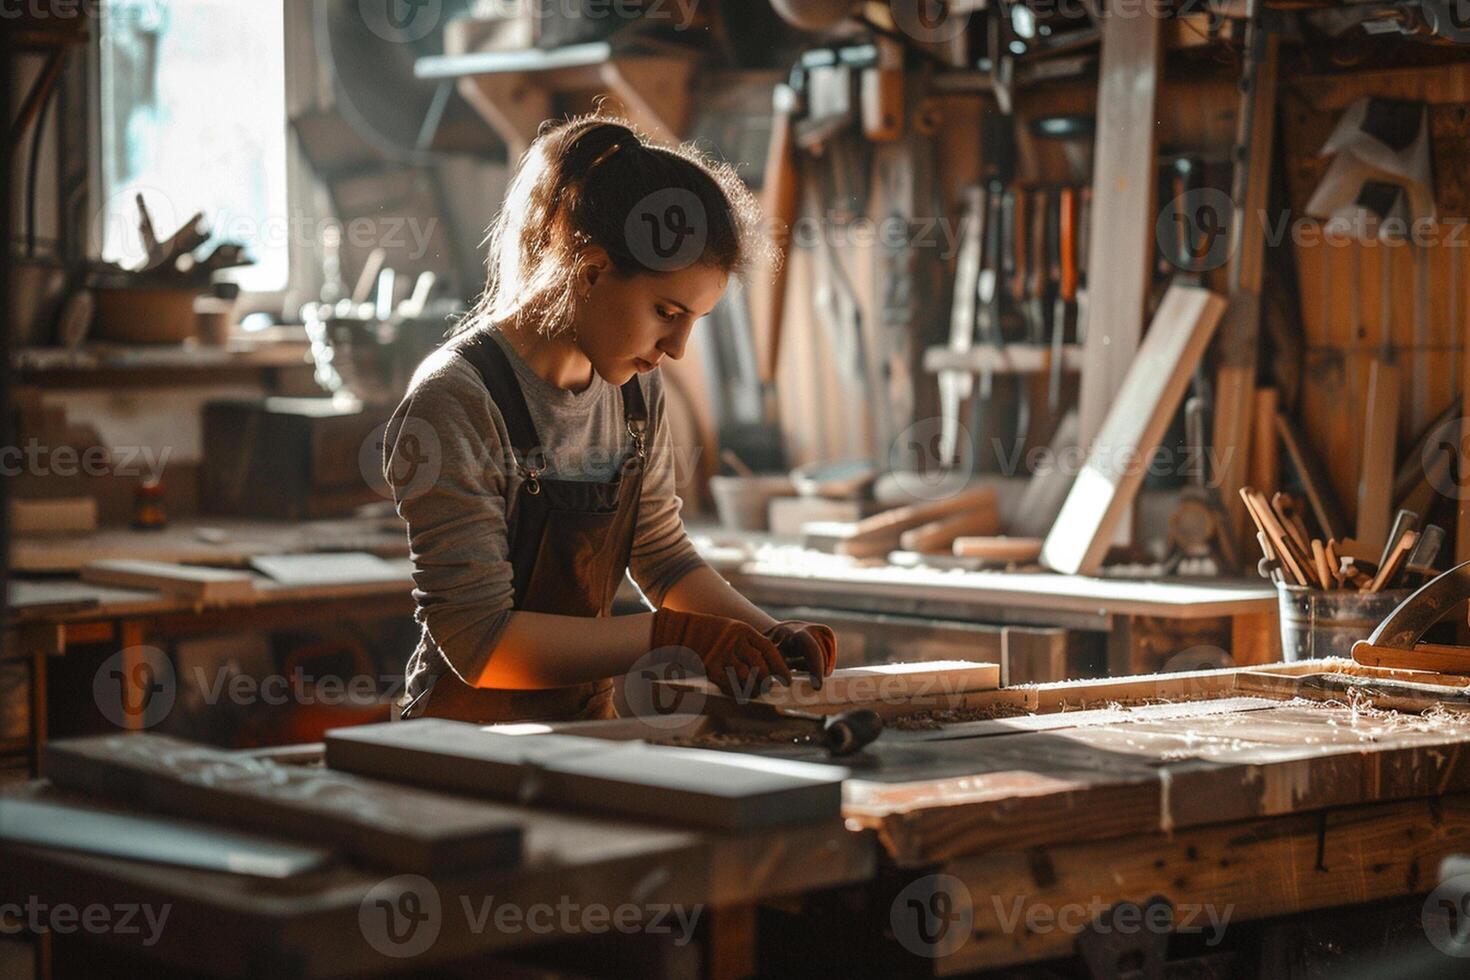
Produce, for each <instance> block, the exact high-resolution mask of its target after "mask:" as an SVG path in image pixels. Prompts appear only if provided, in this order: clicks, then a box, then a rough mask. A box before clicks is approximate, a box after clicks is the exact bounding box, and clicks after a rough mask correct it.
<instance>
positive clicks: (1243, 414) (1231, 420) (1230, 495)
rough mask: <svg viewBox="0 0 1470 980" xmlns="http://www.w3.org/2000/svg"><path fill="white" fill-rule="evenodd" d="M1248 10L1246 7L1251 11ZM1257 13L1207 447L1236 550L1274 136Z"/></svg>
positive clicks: (1273, 48) (1265, 41) (1271, 59)
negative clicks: (1211, 447)
mask: <svg viewBox="0 0 1470 980" xmlns="http://www.w3.org/2000/svg"><path fill="white" fill-rule="evenodd" d="M1253 12H1254V10H1253ZM1261 31H1262V27H1261V25H1260V23H1259V18H1258V16H1257V17H1256V18H1253V20H1252V23H1251V24H1250V26H1249V28H1248V33H1247V36H1246V47H1247V58H1248V59H1254V60H1255V72H1254V79H1253V81H1252V78H1251V74H1250V72H1249V71H1248V72H1247V75H1246V78H1245V79H1243V80H1242V88H1243V91H1242V92H1241V106H1240V115H1239V117H1238V118H1237V131H1236V132H1237V135H1236V148H1235V150H1236V154H1237V158H1236V161H1235V165H1236V171H1237V173H1236V179H1235V182H1234V186H1233V187H1232V196H1233V198H1234V200H1235V216H1234V220H1233V222H1232V224H1231V235H1232V238H1233V241H1232V245H1233V246H1234V247H1233V249H1232V260H1231V261H1232V265H1231V269H1230V290H1229V297H1228V298H1229V301H1230V302H1229V306H1228V307H1227V308H1226V312H1225V319H1224V322H1222V323H1221V324H1220V369H1219V372H1218V374H1217V375H1216V378H1215V432H1214V439H1213V440H1212V441H1213V444H1214V447H1215V454H1216V459H1217V460H1219V465H1220V468H1219V471H1218V472H1217V473H1216V480H1217V482H1218V484H1219V487H1220V496H1221V498H1222V499H1223V500H1224V502H1225V508H1226V511H1227V512H1228V513H1229V514H1230V518H1231V522H1232V524H1233V525H1234V527H1235V532H1236V538H1237V540H1238V541H1239V542H1240V545H1241V546H1242V547H1246V548H1248V547H1249V545H1250V537H1251V535H1250V533H1249V532H1250V527H1249V524H1250V522H1249V520H1247V519H1246V515H1245V505H1244V504H1243V503H1242V502H1241V500H1240V494H1239V490H1240V488H1241V486H1243V485H1244V484H1245V481H1246V479H1247V473H1248V470H1249V466H1250V440H1251V415H1252V404H1251V403H1252V401H1253V400H1254V398H1255V393H1256V346H1257V334H1258V333H1259V331H1260V325H1261V281H1262V279H1263V274H1264V270H1265V254H1266V236H1265V225H1266V206H1267V204H1268V203H1269V201H1270V197H1271V193H1270V191H1271V161H1272V147H1273V144H1274V137H1275V132H1276V62H1277V48H1278V39H1277V37H1276V36H1275V35H1274V34H1266V35H1264V36H1263V35H1262V34H1261Z"/></svg>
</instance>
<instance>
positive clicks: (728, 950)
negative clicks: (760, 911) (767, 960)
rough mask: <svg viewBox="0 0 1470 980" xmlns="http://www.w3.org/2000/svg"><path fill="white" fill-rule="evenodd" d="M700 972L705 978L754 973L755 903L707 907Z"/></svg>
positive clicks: (724, 979) (725, 979) (723, 979)
mask: <svg viewBox="0 0 1470 980" xmlns="http://www.w3.org/2000/svg"><path fill="white" fill-rule="evenodd" d="M705 914H706V915H707V916H708V917H709V919H708V924H707V927H706V932H705V951H704V955H705V964H704V975H705V976H706V977H707V978H709V980H740V978H742V977H751V976H754V975H755V906H754V905H725V906H720V907H717V908H711V909H708V910H707V911H706V913H705Z"/></svg>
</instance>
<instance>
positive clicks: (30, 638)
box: [17, 623, 65, 776]
mask: <svg viewBox="0 0 1470 980" xmlns="http://www.w3.org/2000/svg"><path fill="white" fill-rule="evenodd" d="M17 639H18V641H19V643H20V646H21V650H22V651H23V653H22V656H23V657H24V658H25V659H26V660H27V661H29V663H30V672H31V674H30V681H31V722H30V743H31V745H30V767H31V775H32V776H39V775H40V774H41V752H42V750H43V749H44V748H45V746H46V732H47V730H48V721H47V710H46V701H47V696H46V675H47V664H46V659H47V658H48V657H57V656H60V655H61V653H62V651H63V649H64V643H65V641H64V639H63V637H62V631H61V627H59V626H56V625H54V624H50V623H33V624H28V625H26V626H22V627H21V628H20V629H19V631H18V633H17Z"/></svg>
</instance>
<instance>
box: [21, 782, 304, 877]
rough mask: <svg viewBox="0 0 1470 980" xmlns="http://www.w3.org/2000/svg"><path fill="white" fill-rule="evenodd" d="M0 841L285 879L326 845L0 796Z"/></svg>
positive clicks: (92, 806) (88, 806)
mask: <svg viewBox="0 0 1470 980" xmlns="http://www.w3.org/2000/svg"><path fill="white" fill-rule="evenodd" d="M0 842H5V843H7V844H9V845H11V846H14V845H17V844H26V845H31V846H34V847H50V848H57V849H60V850H65V851H78V852H81V853H85V854H106V855H111V856H113V857H122V858H127V859H129V860H132V861H147V862H150V863H153V864H165V865H175V866H178V867H185V868H202V869H205V870H208V871H216V872H222V873H227V874H236V875H248V876H250V877H253V878H290V877H293V876H295V875H299V874H302V873H304V872H307V871H311V870H313V869H316V868H320V867H321V866H322V865H324V864H327V863H328V862H329V861H331V859H332V854H331V852H330V851H327V850H324V849H323V848H320V847H306V846H303V845H300V844H291V843H287V842H285V841H279V840H272V839H270V838H268V837H258V836H255V835H252V834H242V833H238V832H234V831H228V830H222V829H220V828H219V827H205V826H203V825H201V824H196V823H185V822H183V821H181V820H169V819H165V818H162V817H155V816H145V815H138V814H131V813H118V812H115V811H112V810H108V809H103V808H102V807H100V806H98V805H96V804H90V803H89V804H70V805H66V804H60V803H47V802H40V801H36V800H25V799H15V798H7V797H0Z"/></svg>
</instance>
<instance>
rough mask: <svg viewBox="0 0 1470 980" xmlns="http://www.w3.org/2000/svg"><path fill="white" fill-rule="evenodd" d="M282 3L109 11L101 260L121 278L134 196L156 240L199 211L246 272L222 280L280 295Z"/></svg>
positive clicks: (118, 2)
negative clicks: (242, 256) (233, 247)
mask: <svg viewBox="0 0 1470 980" xmlns="http://www.w3.org/2000/svg"><path fill="white" fill-rule="evenodd" d="M283 5H284V0H108V2H107V4H106V5H105V6H104V7H103V8H102V9H103V15H102V29H101V59H102V63H101V88H102V108H101V130H102V133H101V137H102V138H101V152H102V181H103V201H102V202H99V203H100V207H99V209H98V220H97V222H96V224H95V225H94V228H95V229H96V231H97V232H98V233H99V234H100V235H101V241H100V243H99V244H100V249H101V253H102V258H104V259H106V260H108V261H112V262H118V263H120V264H121V265H123V266H125V267H127V268H135V267H137V266H138V265H139V264H141V259H142V255H143V249H142V246H141V244H140V242H141V240H140V237H139V233H138V211H137V207H136V205H135V204H134V200H135V198H136V197H137V195H138V194H140V193H141V194H142V195H143V198H144V200H145V201H146V202H147V204H148V208H149V211H150V213H151V216H152V219H153V225H154V227H155V229H156V231H157V233H158V236H159V237H160V238H163V237H164V236H167V235H170V234H172V233H173V232H174V230H175V229H177V228H178V227H179V226H180V225H181V224H183V223H184V222H185V221H186V220H188V219H189V218H190V217H191V216H193V215H194V214H195V212H199V211H202V212H204V217H205V220H206V221H208V223H209V226H210V229H211V232H212V235H213V238H212V240H211V242H210V243H207V244H205V245H204V246H203V247H202V249H201V250H200V253H199V254H200V255H207V254H208V253H209V252H210V251H211V250H212V249H213V247H214V243H217V242H219V241H226V240H228V241H237V242H241V243H243V244H244V245H245V246H246V254H247V255H249V257H250V258H252V259H254V260H255V265H253V266H245V267H241V268H239V269H235V270H233V271H232V272H230V273H228V277H229V278H231V279H234V280H235V281H236V282H238V283H239V284H240V288H241V289H244V290H247V291H252V292H254V291H258V292H270V291H276V290H281V289H284V288H285V287H286V285H287V278H288V276H289V264H288V252H287V249H288V244H289V234H288V232H289V229H290V225H291V223H290V221H289V220H288V216H289V211H288V209H287V201H286V74H285V50H284V48H285V37H284V32H285V28H284V13H283Z"/></svg>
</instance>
